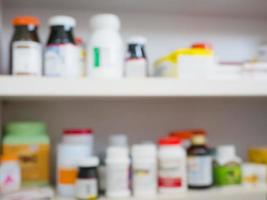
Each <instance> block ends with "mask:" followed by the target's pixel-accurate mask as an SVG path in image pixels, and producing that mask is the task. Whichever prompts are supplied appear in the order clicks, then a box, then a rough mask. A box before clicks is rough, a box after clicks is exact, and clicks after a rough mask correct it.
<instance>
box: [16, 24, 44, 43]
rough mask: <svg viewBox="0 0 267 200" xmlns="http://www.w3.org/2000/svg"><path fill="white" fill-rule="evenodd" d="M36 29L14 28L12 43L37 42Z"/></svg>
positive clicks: (32, 27)
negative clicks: (22, 41)
mask: <svg viewBox="0 0 267 200" xmlns="http://www.w3.org/2000/svg"><path fill="white" fill-rule="evenodd" d="M37 31H38V27H37V26H32V25H20V26H15V32H14V35H13V39H12V41H21V40H31V41H35V42H39V38H38V34H37Z"/></svg>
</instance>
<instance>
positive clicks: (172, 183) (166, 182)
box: [158, 177, 182, 187]
mask: <svg viewBox="0 0 267 200" xmlns="http://www.w3.org/2000/svg"><path fill="white" fill-rule="evenodd" d="M158 184H159V187H182V179H181V178H162V177H159V180H158Z"/></svg>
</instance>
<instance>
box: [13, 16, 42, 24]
mask: <svg viewBox="0 0 267 200" xmlns="http://www.w3.org/2000/svg"><path fill="white" fill-rule="evenodd" d="M12 24H13V26H25V25H33V26H39V25H40V20H39V19H38V18H37V17H33V16H18V17H15V18H14V19H13V20H12Z"/></svg>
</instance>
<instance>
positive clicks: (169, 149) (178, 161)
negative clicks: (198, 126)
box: [158, 137, 187, 194]
mask: <svg viewBox="0 0 267 200" xmlns="http://www.w3.org/2000/svg"><path fill="white" fill-rule="evenodd" d="M181 143H182V141H181V140H180V139H179V138H177V137H165V138H161V139H160V140H159V152H158V157H159V180H158V184H159V192H160V193H161V194H180V193H184V192H185V191H186V190H187V178H186V152H185V150H184V148H183V147H182V144H181Z"/></svg>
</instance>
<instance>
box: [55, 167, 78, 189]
mask: <svg viewBox="0 0 267 200" xmlns="http://www.w3.org/2000/svg"><path fill="white" fill-rule="evenodd" d="M77 173H78V172H77V168H73V167H63V166H60V167H59V168H58V183H59V184H67V185H74V184H75V182H76V177H77Z"/></svg>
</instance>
